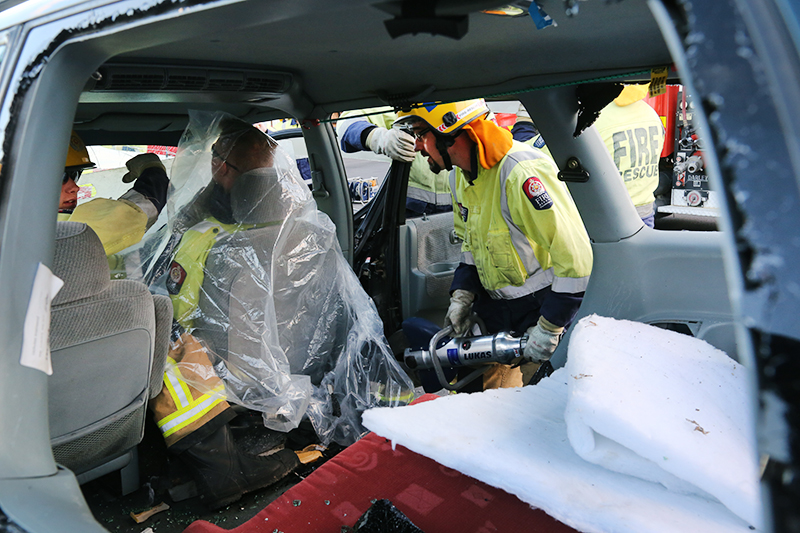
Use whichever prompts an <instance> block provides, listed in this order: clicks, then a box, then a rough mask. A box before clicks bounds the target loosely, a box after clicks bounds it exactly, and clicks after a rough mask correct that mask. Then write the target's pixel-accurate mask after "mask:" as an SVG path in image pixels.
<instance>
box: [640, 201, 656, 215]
mask: <svg viewBox="0 0 800 533" xmlns="http://www.w3.org/2000/svg"><path fill="white" fill-rule="evenodd" d="M655 206H656V203H655V202H650V203H649V204H644V205H637V206H636V213H637V214H638V215H639V218H645V217H649V216H650V215H654V214H655V213H656V210H655Z"/></svg>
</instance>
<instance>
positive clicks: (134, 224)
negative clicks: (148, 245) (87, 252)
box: [58, 198, 147, 256]
mask: <svg viewBox="0 0 800 533" xmlns="http://www.w3.org/2000/svg"><path fill="white" fill-rule="evenodd" d="M58 220H59V221H63V220H69V221H71V222H83V223H85V224H86V225H87V226H89V227H90V228H92V229H93V230H94V232H95V233H97V236H98V237H100V242H102V243H103V248H104V249H105V251H106V255H108V256H110V255H113V254H115V253H117V252H121V251H122V250H124V249H125V248H127V247H129V246H133V245H134V244H136V243H137V242H139V241H141V240H142V237H143V236H144V232H145V231H146V230H147V214H145V212H144V211H143V210H142V208H141V207H139V206H138V205H136V204H135V203H133V202H131V201H128V200H111V199H109V198H95V199H94V200H91V201H89V202H86V203H83V204H80V205H79V206H77V207H76V208H75V209H74V210H73V211H72V213H59V214H58Z"/></svg>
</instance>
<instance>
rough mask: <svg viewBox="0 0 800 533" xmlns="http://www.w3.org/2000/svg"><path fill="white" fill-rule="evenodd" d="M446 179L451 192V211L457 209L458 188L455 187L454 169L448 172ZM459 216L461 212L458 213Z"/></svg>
mask: <svg viewBox="0 0 800 533" xmlns="http://www.w3.org/2000/svg"><path fill="white" fill-rule="evenodd" d="M447 179H448V180H449V181H450V192H451V193H453V211H456V210H458V190H457V189H456V169H455V168H454V169H453V170H451V171H450V174H449V175H448V176H447ZM458 216H461V213H459V214H458Z"/></svg>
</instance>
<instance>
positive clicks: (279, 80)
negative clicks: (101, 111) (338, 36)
mask: <svg viewBox="0 0 800 533" xmlns="http://www.w3.org/2000/svg"><path fill="white" fill-rule="evenodd" d="M95 79H96V80H97V81H96V83H95V84H94V86H93V87H92V88H91V90H92V91H116V92H170V91H175V92H180V91H214V92H220V91H221V92H249V93H259V94H264V93H271V94H282V93H284V92H286V90H287V89H288V88H289V86H290V85H291V83H292V76H291V74H286V73H283V72H266V71H259V70H246V69H225V70H220V69H206V68H194V67H189V68H187V67H173V66H138V65H136V66H133V65H114V64H110V65H103V66H102V67H100V69H99V71H98V75H96V76H95Z"/></svg>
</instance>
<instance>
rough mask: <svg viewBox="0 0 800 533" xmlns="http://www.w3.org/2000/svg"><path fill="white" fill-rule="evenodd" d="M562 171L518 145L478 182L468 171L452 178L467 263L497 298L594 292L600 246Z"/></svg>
mask: <svg viewBox="0 0 800 533" xmlns="http://www.w3.org/2000/svg"><path fill="white" fill-rule="evenodd" d="M557 173H558V170H557V169H556V167H555V164H554V163H553V161H552V159H550V158H549V157H546V156H545V155H544V154H543V153H542V152H541V151H539V150H537V149H535V148H532V147H530V146H528V145H526V144H523V143H520V142H517V141H514V142H513V144H512V147H511V149H510V150H509V151H508V152H507V153H506V155H505V156H504V157H503V158H502V160H501V161H500V162H499V163H498V164H496V165H495V166H494V167H492V168H490V169H488V170H487V169H485V168H483V167H481V166H479V168H478V171H477V176H476V177H475V178H474V179H473V180H472V182H471V183H470V182H469V181H468V180H467V177H466V176H465V174H464V172H463V171H462V170H461V169H456V170H455V172H454V173H451V176H452V178H451V180H452V181H451V186H452V187H453V193H454V195H453V196H454V200H455V202H456V203H455V204H454V206H455V208H454V211H456V212H457V215H458V216H460V218H461V221H462V224H463V225H462V224H459V225H460V226H461V227H460V228H459V227H458V226H459V225H457V231H461V232H463V239H464V242H463V244H462V252H463V253H462V260H463V262H464V263H466V264H473V265H475V267H476V269H477V271H478V275H479V277H480V282H481V285H482V286H483V288H484V289H486V290H487V292H488V293H489V295H490V296H491V297H492V298H494V299H515V298H520V297H523V296H526V295H529V294H533V293H535V292H536V291H538V290H540V289H543V288H545V287H547V286H551V289H552V291H553V292H561V293H579V292H583V291H585V290H586V285H587V283H588V281H589V275H590V274H591V270H592V248H591V245H590V243H589V238H588V236H587V234H586V230H585V228H584V227H583V221H582V220H581V218H580V215H579V213H578V210H577V207H576V206H575V203H574V201H573V200H572V196H571V195H570V194H569V191H568V190H567V188H566V185H565V184H564V183H562V182H560V181H559V180H558V178H557Z"/></svg>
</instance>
